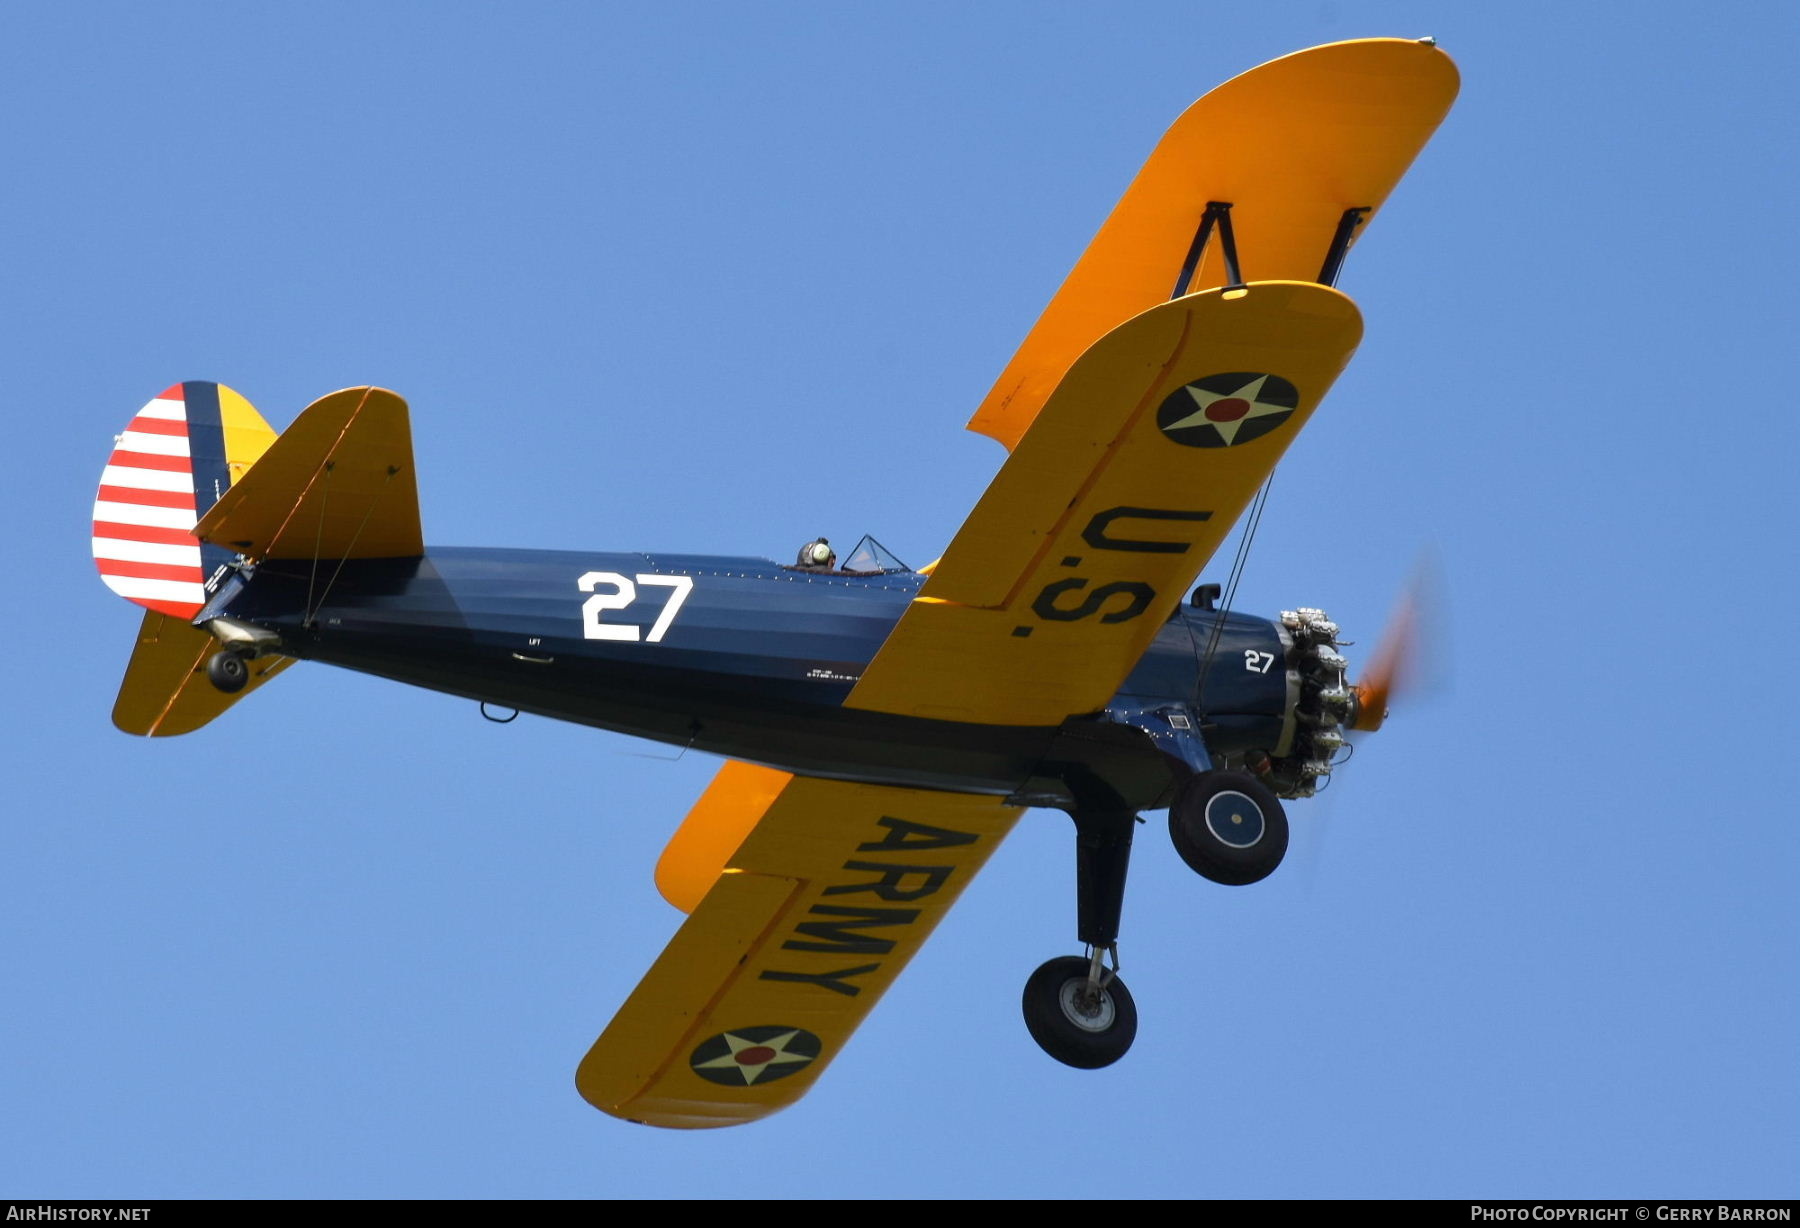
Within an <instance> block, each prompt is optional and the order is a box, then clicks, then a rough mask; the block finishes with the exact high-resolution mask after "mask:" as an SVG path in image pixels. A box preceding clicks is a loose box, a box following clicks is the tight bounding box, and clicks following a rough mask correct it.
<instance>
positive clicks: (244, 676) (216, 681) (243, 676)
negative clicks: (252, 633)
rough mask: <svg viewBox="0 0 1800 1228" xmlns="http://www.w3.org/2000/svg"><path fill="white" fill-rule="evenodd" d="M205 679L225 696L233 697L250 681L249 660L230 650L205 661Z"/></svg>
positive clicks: (241, 654)
mask: <svg viewBox="0 0 1800 1228" xmlns="http://www.w3.org/2000/svg"><path fill="white" fill-rule="evenodd" d="M206 679H207V681H208V682H211V683H212V684H213V685H214V686H215V687H217V688H218V689H219V690H221V691H223V692H225V693H226V694H227V695H235V694H237V693H238V692H239V691H241V690H243V689H244V687H245V686H246V685H247V684H248V683H249V681H250V658H249V657H246V656H245V655H244V654H243V653H241V652H236V651H234V650H232V649H230V648H226V649H222V650H221V651H219V652H215V653H213V655H212V656H211V657H210V658H208V659H207V662H206Z"/></svg>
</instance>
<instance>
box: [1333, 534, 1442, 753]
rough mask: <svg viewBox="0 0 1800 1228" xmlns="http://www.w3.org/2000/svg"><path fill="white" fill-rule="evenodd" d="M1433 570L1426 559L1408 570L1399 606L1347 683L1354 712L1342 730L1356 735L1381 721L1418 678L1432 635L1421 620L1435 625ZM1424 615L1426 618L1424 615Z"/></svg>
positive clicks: (1416, 682)
mask: <svg viewBox="0 0 1800 1228" xmlns="http://www.w3.org/2000/svg"><path fill="white" fill-rule="evenodd" d="M1436 587H1437V586H1436V582H1435V569H1434V568H1433V567H1432V565H1431V563H1430V560H1429V558H1426V559H1422V560H1421V561H1420V563H1419V565H1418V566H1417V567H1415V568H1414V569H1413V574H1412V579H1411V581H1410V582H1409V583H1408V584H1407V586H1406V590H1405V592H1404V593H1402V594H1401V597H1400V604H1399V605H1398V606H1397V607H1396V608H1395V610H1394V613H1393V614H1392V615H1391V616H1390V617H1389V618H1388V624H1387V626H1386V627H1385V628H1383V629H1382V632H1381V639H1380V640H1379V642H1378V644H1377V646H1376V649H1375V652H1374V655H1373V656H1371V657H1370V658H1369V663H1368V666H1367V667H1366V668H1365V670H1364V671H1363V677H1362V678H1361V680H1359V681H1358V682H1356V683H1354V684H1352V686H1351V688H1350V689H1351V690H1352V691H1353V692H1355V694H1356V715H1355V717H1354V719H1352V720H1351V721H1349V722H1348V723H1347V726H1346V727H1347V728H1350V729H1354V730H1356V731H1358V732H1359V733H1373V732H1374V731H1375V730H1377V729H1380V728H1381V725H1382V722H1383V721H1385V720H1386V719H1387V715H1388V707H1389V705H1390V704H1391V703H1393V702H1394V700H1395V699H1397V698H1401V697H1404V696H1407V695H1411V694H1412V693H1413V692H1414V691H1416V690H1418V689H1419V684H1420V683H1421V682H1422V681H1423V679H1422V677H1421V674H1422V672H1424V669H1423V667H1425V666H1426V663H1425V662H1424V661H1422V659H1421V658H1422V657H1423V656H1424V651H1425V648H1426V647H1427V645H1426V644H1425V640H1426V637H1427V636H1428V635H1430V636H1431V637H1432V638H1435V637H1436V635H1437V631H1436V629H1435V626H1434V628H1433V629H1432V630H1430V631H1427V629H1426V623H1427V622H1428V621H1429V622H1431V623H1432V624H1434V625H1435V624H1436V623H1437V621H1438V619H1437V618H1436V616H1435V612H1434V607H1435V605H1436V602H1435V600H1434V594H1435V592H1436ZM1428 615H1430V617H1428Z"/></svg>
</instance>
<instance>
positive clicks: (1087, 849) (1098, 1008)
mask: <svg viewBox="0 0 1800 1228" xmlns="http://www.w3.org/2000/svg"><path fill="white" fill-rule="evenodd" d="M1069 817H1070V818H1072V819H1074V820H1075V895H1076V907H1077V912H1078V915H1079V926H1080V935H1079V937H1080V938H1081V941H1082V942H1084V943H1085V944H1087V949H1088V953H1087V955H1085V956H1080V955H1064V956H1059V957H1058V958H1056V959H1053V960H1050V961H1049V962H1047V963H1045V964H1044V965H1042V966H1041V967H1040V968H1038V970H1037V971H1036V972H1033V973H1032V974H1031V979H1029V980H1028V981H1026V982H1025V994H1024V998H1023V1000H1022V1001H1021V1006H1022V1008H1023V1010H1024V1013H1025V1027H1026V1028H1027V1029H1028V1030H1029V1031H1030V1032H1031V1038H1032V1039H1033V1040H1035V1041H1037V1043H1038V1047H1039V1048H1041V1049H1043V1051H1044V1052H1045V1053H1048V1054H1049V1055H1050V1056H1051V1057H1053V1058H1055V1059H1056V1060H1057V1061H1059V1062H1061V1063H1063V1065H1065V1066H1075V1067H1079V1068H1080V1069H1083V1070H1093V1069H1096V1068H1098V1067H1101V1066H1110V1065H1112V1063H1114V1062H1116V1061H1118V1060H1119V1059H1120V1058H1122V1057H1124V1056H1125V1051H1126V1050H1127V1049H1130V1048H1131V1042H1132V1040H1133V1039H1135V1038H1136V1036H1137V1005H1136V1004H1135V1003H1134V1002H1132V1000H1131V991H1130V990H1128V989H1126V988H1125V982H1124V981H1121V980H1120V979H1119V944H1118V938H1119V913H1120V911H1121V909H1122V908H1123V907H1124V903H1125V872H1126V870H1127V869H1128V868H1129V866H1130V863H1131V833H1132V828H1133V827H1134V826H1135V825H1136V823H1137V815H1136V814H1135V813H1133V812H1132V811H1130V810H1120V809H1092V810H1082V809H1078V810H1074V811H1071V812H1070V815H1069ZM1108 959H1110V961H1111V963H1110V966H1109V965H1108Z"/></svg>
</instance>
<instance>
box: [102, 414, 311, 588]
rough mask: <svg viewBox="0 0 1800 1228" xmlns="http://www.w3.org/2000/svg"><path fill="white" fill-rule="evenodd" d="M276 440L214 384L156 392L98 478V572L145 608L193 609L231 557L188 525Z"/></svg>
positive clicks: (254, 416)
mask: <svg viewBox="0 0 1800 1228" xmlns="http://www.w3.org/2000/svg"><path fill="white" fill-rule="evenodd" d="M274 439H275V432H274V431H272V430H270V429H269V425H268V423H266V422H264V421H263V420H262V417H261V415H259V414H258V413H257V412H256V410H255V409H253V408H252V407H251V405H250V402H248V401H246V400H245V399H244V398H243V397H242V396H240V395H239V394H238V393H236V392H233V391H232V390H231V389H229V388H226V387H225V386H223V385H221V384H213V383H208V382H205V381H200V380H190V381H188V382H186V383H181V384H176V385H174V386H173V387H170V388H168V389H165V390H164V391H163V392H162V393H161V394H159V395H158V396H156V397H154V398H153V399H152V400H151V401H150V402H149V403H148V404H146V405H145V406H144V407H143V408H142V409H140V410H138V412H137V416H136V417H134V418H133V419H132V420H131V424H130V425H129V426H127V427H126V428H125V431H124V433H123V434H121V435H120V436H118V438H117V441H116V443H115V446H114V448H113V453H112V456H111V457H110V458H108V460H107V463H106V468H105V470H104V471H103V472H102V474H101V476H100V492H99V497H98V498H96V499H95V501H94V539H93V540H94V562H95V563H96V564H97V565H98V566H99V569H100V578H101V579H103V580H105V581H106V583H107V586H108V587H109V588H111V589H112V590H113V591H114V592H115V593H118V594H119V595H120V596H121V597H124V598H126V599H127V600H130V601H134V602H136V603H137V604H138V605H141V606H143V607H145V608H146V609H150V610H156V611H159V612H161V613H164V614H169V615H172V616H174V617H177V618H183V619H188V618H192V617H193V616H194V615H195V614H197V613H199V611H200V608H201V606H203V605H204V604H205V602H206V588H205V585H206V580H207V577H208V576H209V575H211V574H212V572H213V571H214V570H216V569H217V568H218V567H219V566H220V565H221V564H223V563H225V562H228V561H229V560H230V557H231V555H230V552H229V551H225V550H221V549H220V548H219V547H216V546H211V545H205V544H203V543H201V542H200V541H199V540H198V539H196V538H195V537H194V534H193V529H194V525H195V524H196V523H198V521H199V519H200V517H201V516H203V515H205V514H206V512H207V510H208V509H210V508H211V507H212V505H213V504H214V503H215V502H217V501H218V498H219V496H220V495H222V494H224V493H225V491H226V490H227V489H228V488H229V487H230V486H231V484H232V482H234V481H235V480H236V479H237V478H239V477H241V476H242V475H243V473H244V471H245V470H247V469H248V468H249V467H250V466H251V465H252V464H254V463H255V461H256V458H257V457H258V456H261V455H262V453H263V452H264V451H265V450H266V449H267V448H268V446H269V444H270V443H272V442H274ZM214 556H217V557H214Z"/></svg>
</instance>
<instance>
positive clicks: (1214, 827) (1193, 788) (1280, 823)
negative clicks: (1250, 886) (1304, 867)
mask: <svg viewBox="0 0 1800 1228" xmlns="http://www.w3.org/2000/svg"><path fill="white" fill-rule="evenodd" d="M1169 839H1170V840H1172V841H1174V842H1175V851H1176V852H1177V853H1180V854H1181V859H1182V860H1183V861H1185V862H1187V863H1188V868H1189V869H1191V870H1193V871H1194V873H1196V874H1198V875H1200V876H1201V877H1202V878H1209V879H1211V880H1212V881H1213V882H1215V883H1223V884H1225V885H1226V886H1227V887H1241V886H1243V885H1244V884H1246V883H1254V882H1257V881H1259V880H1260V879H1265V878H1267V877H1269V875H1271V874H1273V873H1274V872H1275V867H1276V866H1278V865H1280V864H1281V859H1282V858H1283V857H1285V856H1287V847H1288V821H1287V812H1286V811H1285V810H1283V809H1282V808H1281V799H1280V798H1278V797H1276V796H1275V794H1274V793H1272V792H1270V791H1269V787H1268V786H1267V785H1265V784H1263V783H1262V782H1261V781H1260V780H1257V779H1256V778H1255V777H1254V776H1250V775H1247V774H1245V773H1243V772H1201V773H1200V774H1199V775H1197V776H1193V777H1190V778H1189V779H1188V781H1187V783H1186V784H1184V785H1182V786H1181V791H1180V792H1179V793H1177V794H1176V795H1175V804H1174V805H1173V806H1170V807H1169Z"/></svg>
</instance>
